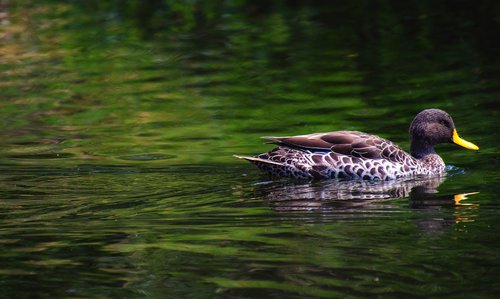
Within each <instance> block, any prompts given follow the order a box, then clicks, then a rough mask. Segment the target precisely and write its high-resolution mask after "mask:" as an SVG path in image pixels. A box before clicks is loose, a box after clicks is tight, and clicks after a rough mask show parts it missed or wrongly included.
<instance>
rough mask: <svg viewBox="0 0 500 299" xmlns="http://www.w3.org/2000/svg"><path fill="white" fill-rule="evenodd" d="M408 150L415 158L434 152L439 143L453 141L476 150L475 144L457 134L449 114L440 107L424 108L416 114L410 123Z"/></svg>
mask: <svg viewBox="0 0 500 299" xmlns="http://www.w3.org/2000/svg"><path fill="white" fill-rule="evenodd" d="M409 134H410V144H411V146H410V151H411V154H412V156H414V157H415V158H421V157H423V156H424V155H427V154H430V153H434V146H435V145H437V144H439V143H449V142H452V143H455V144H457V145H460V146H462V147H465V148H466V149H470V150H478V149H479V147H477V145H475V144H473V143H471V142H469V141H466V140H464V139H462V138H460V137H459V136H458V133H457V129H456V128H455V124H454V123H453V119H452V118H451V116H450V115H449V114H448V113H446V112H444V111H443V110H440V109H426V110H423V111H422V112H420V113H419V114H417V116H415V118H414V119H413V121H412V123H411V125H410V130H409Z"/></svg>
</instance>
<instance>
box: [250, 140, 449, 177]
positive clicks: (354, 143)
mask: <svg viewBox="0 0 500 299" xmlns="http://www.w3.org/2000/svg"><path fill="white" fill-rule="evenodd" d="M264 138H265V139H267V140H269V141H271V143H275V144H277V145H278V147H277V148H275V149H273V150H271V151H270V152H268V153H264V154H260V155H258V156H255V157H242V158H245V159H247V160H249V161H251V162H252V163H254V164H255V165H256V166H257V167H259V168H260V169H262V170H264V171H265V172H268V173H269V174H271V175H274V176H280V177H283V176H285V177H295V178H304V179H307V178H348V179H351V178H361V179H367V180H390V179H396V178H399V177H404V176H410V175H416V174H419V173H421V172H422V170H423V169H422V165H421V163H420V161H418V160H416V159H415V158H413V157H412V156H411V155H410V154H408V153H406V152H405V151H403V150H402V149H401V148H400V147H399V146H397V145H396V144H394V143H392V142H391V141H389V140H386V139H384V138H380V137H378V136H374V135H369V134H366V133H362V132H357V131H338V132H329V133H315V134H309V135H299V136H289V137H264ZM438 158H439V157H438ZM441 161H442V160H441ZM440 167H441V165H440Z"/></svg>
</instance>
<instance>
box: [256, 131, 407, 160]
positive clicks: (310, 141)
mask: <svg viewBox="0 0 500 299" xmlns="http://www.w3.org/2000/svg"><path fill="white" fill-rule="evenodd" d="M262 138H264V139H267V140H269V141H271V143H275V144H278V145H283V146H289V147H294V148H299V149H304V150H310V151H331V152H333V153H336V154H340V155H346V156H352V157H358V158H365V159H386V160H389V161H393V162H401V161H403V160H405V159H407V158H408V156H409V155H408V154H407V153H406V152H405V151H403V150H402V149H401V148H400V147H399V146H397V145H396V144H394V143H392V142H391V141H389V140H387V139H384V138H381V137H378V136H375V135H370V134H366V133H362V132H357V131H337V132H329V133H314V134H308V135H298V136H287V137H273V136H266V137H262Z"/></svg>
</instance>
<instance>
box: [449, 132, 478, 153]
mask: <svg viewBox="0 0 500 299" xmlns="http://www.w3.org/2000/svg"><path fill="white" fill-rule="evenodd" d="M452 140H453V143H455V144H458V145H460V146H462V147H465V148H466V149H470V150H474V151H477V150H478V149H479V147H478V146H477V145H475V144H474V143H472V142H469V141H467V140H463V139H462V138H460V136H458V133H457V129H453V138H452Z"/></svg>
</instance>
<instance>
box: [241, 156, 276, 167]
mask: <svg viewBox="0 0 500 299" xmlns="http://www.w3.org/2000/svg"><path fill="white" fill-rule="evenodd" d="M233 157H236V158H238V159H244V160H247V161H249V162H251V163H254V164H257V165H259V164H260V165H262V163H263V164H270V165H277V166H284V164H283V163H280V162H275V161H271V160H266V159H262V158H259V157H250V156H238V155H233Z"/></svg>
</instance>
